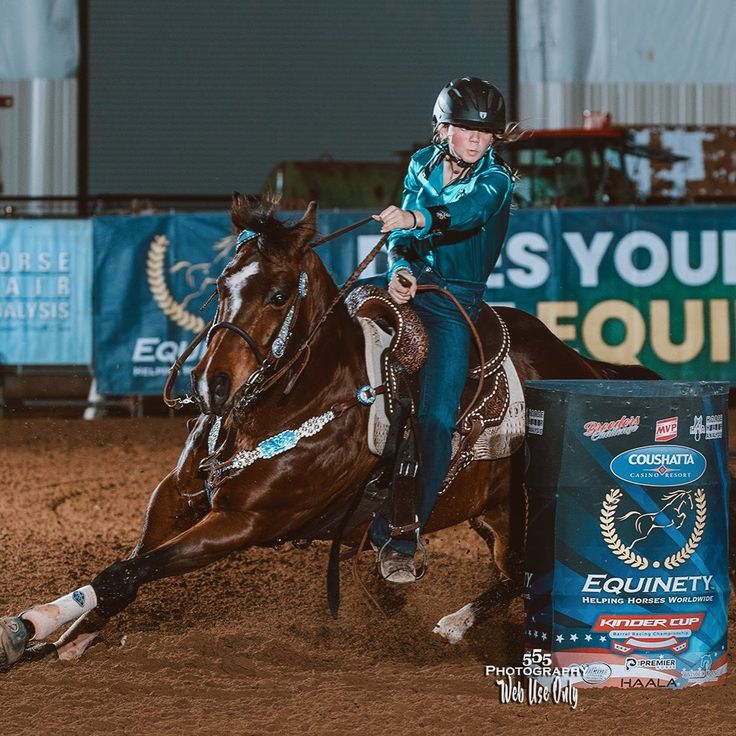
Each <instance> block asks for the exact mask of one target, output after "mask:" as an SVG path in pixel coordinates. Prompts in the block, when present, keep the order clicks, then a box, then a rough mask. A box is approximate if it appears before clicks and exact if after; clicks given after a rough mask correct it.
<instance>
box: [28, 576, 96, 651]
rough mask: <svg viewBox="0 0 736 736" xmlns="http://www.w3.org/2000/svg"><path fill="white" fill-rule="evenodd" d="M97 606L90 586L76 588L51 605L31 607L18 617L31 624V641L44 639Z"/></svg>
mask: <svg viewBox="0 0 736 736" xmlns="http://www.w3.org/2000/svg"><path fill="white" fill-rule="evenodd" d="M96 605H97V595H95V591H94V588H92V586H91V585H85V586H84V587H83V588H78V589H77V590H75V591H74V592H73V593H67V594H66V595H63V596H61V598H57V599H56V600H55V601H53V602H51V603H44V604H42V605H39V606H33V608H29V609H28V610H27V611H25V612H24V613H21V615H20V617H21V618H24V619H25V620H26V621H30V622H31V623H32V624H33V628H34V629H35V630H36V633H35V634H34V635H33V641H37V640H41V639H45V638H46V637H47V636H48V635H49V634H51V633H53V632H54V631H56V629H58V628H59V627H60V626H63V625H64V624H65V623H68V622H69V621H73V620H74V619H76V618H79V617H80V616H81V615H82V614H84V613H87V612H89V611H91V610H92V609H93V608H94V607H95V606H96Z"/></svg>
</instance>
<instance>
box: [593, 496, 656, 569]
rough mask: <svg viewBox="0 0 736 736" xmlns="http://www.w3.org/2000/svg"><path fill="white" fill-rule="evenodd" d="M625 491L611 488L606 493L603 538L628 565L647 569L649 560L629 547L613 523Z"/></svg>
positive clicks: (601, 520)
mask: <svg viewBox="0 0 736 736" xmlns="http://www.w3.org/2000/svg"><path fill="white" fill-rule="evenodd" d="M622 496H623V493H621V489H620V488H611V490H610V491H609V492H608V493H607V494H606V500H605V501H604V502H603V506H602V508H601V516H600V525H601V534H602V535H603V539H605V540H606V544H607V545H608V549H610V550H611V552H613V554H614V555H616V557H618V558H619V560H623V561H624V562H625V563H626V564H627V565H631V567H635V568H636V569H637V570H646V569H647V567H649V560H648V559H647V558H646V557H644V556H643V555H638V554H636V552H634V551H633V550H632V549H631V548H630V547H627V546H626V545H625V544H624V543H623V542H622V541H621V539H620V537H619V536H618V533H617V532H616V527H615V525H614V523H613V521H614V516H615V514H616V508H617V506H618V503H619V501H620V500H621V497H622Z"/></svg>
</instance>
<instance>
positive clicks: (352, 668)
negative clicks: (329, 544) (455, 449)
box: [0, 418, 736, 736]
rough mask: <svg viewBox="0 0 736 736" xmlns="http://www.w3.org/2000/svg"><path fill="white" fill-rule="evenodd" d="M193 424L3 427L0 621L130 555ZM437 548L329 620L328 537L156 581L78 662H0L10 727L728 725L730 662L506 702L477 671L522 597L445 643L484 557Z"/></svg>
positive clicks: (459, 531)
mask: <svg viewBox="0 0 736 736" xmlns="http://www.w3.org/2000/svg"><path fill="white" fill-rule="evenodd" d="M734 429H735V428H734V427H733V424H732V436H736V432H734ZM185 434H186V430H185V425H184V422H183V421H180V420H169V419H143V420H133V419H107V420H99V421H96V422H83V421H81V420H66V421H64V420H42V419H33V420H27V419H20V418H18V419H6V420H2V421H0V467H1V468H2V470H3V480H4V483H3V490H2V496H1V497H2V499H3V510H4V513H3V519H2V523H1V524H0V559H1V560H2V564H1V565H0V615H6V614H16V613H18V612H20V611H22V610H23V609H24V608H27V607H29V606H30V605H32V604H34V603H39V602H45V601H48V600H51V599H52V598H54V597H56V596H57V595H59V594H63V593H66V592H68V591H69V590H71V589H73V588H75V587H77V586H78V585H81V584H85V583H88V582H89V581H90V580H91V579H92V577H93V576H94V575H95V574H96V573H97V572H98V571H99V570H100V569H101V568H103V567H104V566H106V565H107V564H108V563H110V562H112V561H113V560H115V559H116V558H118V557H121V556H124V555H126V553H127V552H128V550H129V549H130V548H131V547H132V545H133V544H134V543H135V541H136V538H137V534H138V531H139V528H140V524H141V521H142V518H143V511H144V508H145V504H146V500H147V498H148V495H149V493H150V491H151V489H152V488H153V487H154V485H155V484H156V482H157V481H158V480H159V479H160V478H161V477H162V476H163V475H164V473H165V472H166V471H167V470H168V469H169V468H170V466H172V464H173V463H174V462H175V460H176V458H177V456H178V453H179V449H180V448H181V446H182V443H183V440H184V437H185ZM429 549H430V554H431V568H430V573H429V575H428V577H427V578H425V579H424V580H423V581H421V582H420V583H418V584H417V585H415V586H413V587H412V589H410V590H407V591H406V592H402V593H401V594H394V593H390V592H386V589H385V587H384V586H380V585H379V584H378V582H377V581H375V580H374V579H373V573H372V569H371V568H372V560H371V559H370V558H369V557H368V556H365V557H364V559H363V560H362V562H361V565H360V569H361V572H362V574H363V577H364V579H365V580H366V581H368V582H367V584H368V587H369V589H370V590H372V591H373V592H378V593H379V594H381V600H382V601H383V603H384V605H385V606H386V608H387V609H388V613H389V615H388V617H385V618H384V617H383V616H381V615H380V614H378V613H376V612H374V611H373V610H371V609H370V608H369V607H368V606H367V605H366V602H365V598H364V597H363V595H362V594H361V593H360V591H359V589H358V588H357V586H356V585H355V583H354V581H353V579H352V576H351V574H350V570H349V566H347V565H346V566H344V569H343V577H342V581H343V602H342V611H341V615H340V618H339V619H338V620H337V621H333V620H332V619H331V618H330V616H329V614H328V611H327V606H326V602H325V593H324V589H325V569H326V563H327V548H326V547H325V546H324V545H319V546H315V547H312V548H310V549H309V550H307V551H298V550H295V549H292V548H291V547H289V548H286V547H285V548H283V549H282V550H259V549H256V550H250V551H246V552H243V553H240V554H237V555H235V556H233V557H231V558H229V559H227V560H225V561H222V562H220V563H219V564H216V565H213V566H212V567H211V568H209V569H206V570H203V571H200V572H197V573H193V574H191V575H189V576H187V577H185V578H179V579H174V580H168V581H162V582H158V583H154V584H152V585H150V586H148V587H145V588H143V589H142V590H141V592H140V594H139V597H138V599H137V601H136V602H135V603H134V604H133V605H132V606H131V607H130V608H129V609H128V611H127V612H125V613H124V614H122V615H121V616H119V617H118V618H117V619H115V620H114V621H113V622H112V623H111V624H110V625H109V627H108V629H107V630H106V632H105V635H104V638H103V640H102V641H101V642H100V643H98V644H96V645H94V646H93V647H92V648H91V649H90V650H89V651H88V652H87V654H86V655H85V656H84V658H83V659H82V660H81V661H79V662H77V663H74V664H61V663H48V662H39V663H32V664H24V665H22V666H18V667H16V668H14V669H12V670H11V671H9V672H6V673H0V693H1V695H0V735H2V736H20V735H21V734H34V736H37V735H38V734H39V733H41V734H75V736H79V735H80V734H92V735H94V734H125V735H126V736H138V734H192V735H199V734H212V735H213V736H214V735H218V736H219V735H220V734H228V735H232V736H238V735H240V734H299V735H300V736H307V735H309V734H328V733H330V734H333V733H336V734H353V733H365V734H369V735H370V736H378V735H379V734H380V735H381V736H384V734H385V735H387V736H393V735H395V734H396V735H399V734H505V735H508V736H512V735H513V734H522V733H534V734H542V733H544V734H550V735H551V734H557V733H565V732H571V733H584V734H594V735H595V736H605V735H608V734H610V735H611V736H613V735H614V734H615V735H616V736H620V735H621V734H627V733H646V734H648V735H649V734H651V735H656V734H677V735H678V736H685V735H686V734H704V733H712V732H716V731H718V732H725V733H732V732H733V729H734V724H736V678H734V676H733V675H731V676H730V678H729V680H728V683H727V684H726V685H725V686H723V687H708V688H691V689H690V690H688V691H678V692H671V691H660V692H656V691H654V692H653V691H631V690H628V691H618V690H614V689H600V690H596V691H591V690H581V691H579V702H578V705H577V708H576V709H575V710H572V709H571V708H570V707H569V706H568V705H564V704H544V705H534V706H530V705H528V704H526V703H525V704H523V705H513V704H511V705H510V704H505V705H502V704H501V703H500V702H499V691H498V688H497V687H496V685H495V683H494V681H493V679H492V678H485V677H484V676H483V666H484V664H501V663H504V662H507V663H513V664H518V663H519V659H520V652H519V651H518V643H514V642H518V641H519V636H520V632H521V630H522V625H523V618H522V608H521V605H520V604H519V605H516V606H515V608H514V610H513V612H512V616H511V620H510V621H509V622H508V624H506V623H505V622H504V621H502V620H496V621H492V622H490V623H488V624H485V625H483V626H482V627H481V628H480V629H479V630H478V631H476V632H475V633H473V634H471V635H470V636H469V638H468V640H467V641H464V642H462V643H460V644H459V645H456V646H451V645H450V644H448V643H447V642H445V641H444V640H443V639H440V638H439V637H437V636H436V635H433V634H432V633H431V632H432V628H433V626H434V624H435V622H436V621H437V620H438V619H439V618H440V617H442V616H443V615H444V614H446V613H449V612H451V611H454V610H456V609H458V608H459V607H460V606H462V605H463V604H465V603H467V602H468V601H470V600H471V599H472V598H473V597H475V596H476V595H477V594H478V593H479V592H481V591H482V589H483V588H484V585H485V584H486V582H487V580H488V577H489V575H490V573H491V570H490V564H489V561H488V557H487V554H486V550H485V545H484V544H483V543H482V542H480V541H479V540H478V539H477V537H476V536H475V534H474V533H473V532H471V531H470V530H469V529H468V528H467V527H458V528H456V529H453V530H449V531H447V532H444V533H442V534H440V535H436V536H434V537H432V538H430V542H429ZM734 613H735V611H734V609H733V605H732V610H731V614H732V615H731V627H730V639H731V642H732V648H733V642H734V640H735V639H736V637H735V634H736V631H735V630H734Z"/></svg>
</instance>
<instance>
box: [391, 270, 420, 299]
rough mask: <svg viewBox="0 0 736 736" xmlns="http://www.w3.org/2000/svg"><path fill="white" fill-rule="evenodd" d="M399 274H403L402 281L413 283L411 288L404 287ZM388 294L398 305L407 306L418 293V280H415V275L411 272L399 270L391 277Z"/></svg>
mask: <svg viewBox="0 0 736 736" xmlns="http://www.w3.org/2000/svg"><path fill="white" fill-rule="evenodd" d="M399 274H401V278H402V279H405V280H406V281H410V282H411V284H410V286H408V287H407V286H402V284H401V282H400V281H399ZM388 293H389V296H390V297H391V298H392V299H393V300H394V301H395V302H396V303H397V304H406V302H408V301H409V299H413V298H414V295H415V294H416V293H417V280H416V278H414V274H413V273H412V272H411V271H406V270H404V269H400V270H398V271H397V272H396V273H395V274H394V275H393V276H392V277H391V281H389V284H388Z"/></svg>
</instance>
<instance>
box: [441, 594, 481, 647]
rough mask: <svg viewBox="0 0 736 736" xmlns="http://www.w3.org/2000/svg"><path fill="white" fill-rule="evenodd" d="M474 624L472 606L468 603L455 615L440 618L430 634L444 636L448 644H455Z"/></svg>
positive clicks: (450, 614)
mask: <svg viewBox="0 0 736 736" xmlns="http://www.w3.org/2000/svg"><path fill="white" fill-rule="evenodd" d="M474 623H475V611H474V610H473V604H472V603H468V604H467V605H466V606H463V607H462V608H461V609H460V610H459V611H455V613H449V614H448V615H447V616H444V617H443V618H441V619H440V620H439V621H438V622H437V625H436V626H435V627H434V631H433V632H432V633H434V634H439V635H440V636H444V637H445V639H447V641H449V642H450V644H457V643H458V642H459V641H460V640H461V639H462V638H463V636H464V635H465V632H466V631H467V630H468V629H469V628H470V627H471V626H472V625H473V624H474Z"/></svg>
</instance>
